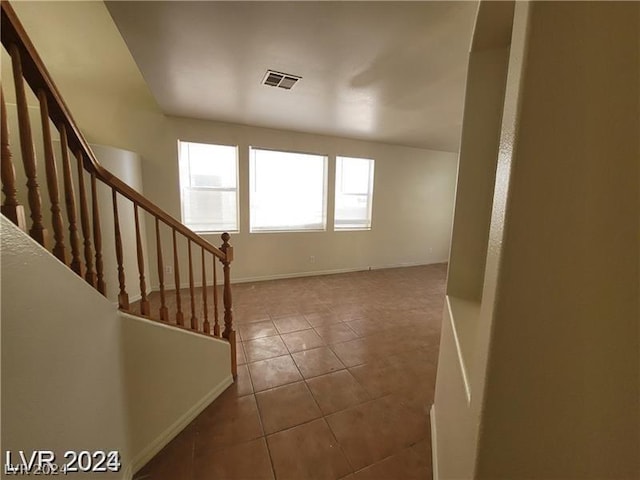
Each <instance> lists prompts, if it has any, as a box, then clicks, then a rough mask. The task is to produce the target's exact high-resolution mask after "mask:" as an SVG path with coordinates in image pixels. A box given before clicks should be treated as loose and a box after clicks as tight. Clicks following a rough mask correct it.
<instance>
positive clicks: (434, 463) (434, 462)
mask: <svg viewBox="0 0 640 480" xmlns="http://www.w3.org/2000/svg"><path fill="white" fill-rule="evenodd" d="M429 419H430V422H429V423H431V469H432V470H433V480H438V479H439V478H440V474H439V473H438V429H437V428H436V406H435V404H434V405H431V410H429Z"/></svg>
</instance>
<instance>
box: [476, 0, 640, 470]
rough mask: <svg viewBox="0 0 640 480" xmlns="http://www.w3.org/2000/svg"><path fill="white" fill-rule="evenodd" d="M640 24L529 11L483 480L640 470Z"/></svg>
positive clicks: (555, 5)
mask: <svg viewBox="0 0 640 480" xmlns="http://www.w3.org/2000/svg"><path fill="white" fill-rule="evenodd" d="M525 7H526V5H523V6H521V5H520V4H518V5H517V7H516V10H518V9H521V8H522V9H524V8H525ZM639 22H640V4H638V3H637V2H533V3H531V4H530V5H529V7H528V21H527V25H526V27H527V32H526V39H527V40H526V43H527V49H526V54H525V57H524V58H525V60H524V66H523V69H522V78H521V81H520V93H519V99H518V103H519V107H518V111H517V122H516V129H515V130H514V132H513V135H511V136H509V135H506V134H505V133H509V132H503V136H502V141H501V152H502V153H503V154H502V155H501V163H502V162H503V160H504V162H505V164H506V165H505V169H508V170H509V175H508V179H509V180H508V181H509V188H508V191H507V192H506V194H505V192H502V191H498V189H496V196H503V195H504V197H503V198H504V199H505V200H506V201H505V202H504V206H505V209H504V212H505V213H504V215H505V221H504V239H503V242H502V245H497V246H496V247H497V248H499V249H500V250H501V261H500V264H499V267H498V276H497V290H498V295H497V296H496V302H495V310H494V312H493V321H492V338H491V347H490V356H489V362H488V365H487V371H486V386H485V393H484V411H483V414H482V429H481V434H480V438H479V449H478V463H477V472H476V476H477V478H486V479H496V478H510V479H518V478H525V477H526V478H583V479H587V478H592V479H596V478H599V479H602V478H638V477H640V464H639V461H640V457H639V456H638V451H639V446H640V428H639V425H640V412H639V405H640V401H639V400H640V391H639V389H640V385H639V383H638V356H639V339H638V335H637V332H638V330H637V328H638V319H639V318H640V311H639V305H638V302H639V298H638V283H639V271H638V256H639V254H640V252H639V250H638V238H639V236H640V230H639V215H638V213H639V212H638V209H639V206H638V195H639V193H640V192H639V188H638V182H637V179H638V169H639V168H640V163H639V162H638V159H639V158H640V151H639V149H638V139H637V137H638V132H639V131H640V115H639V112H640V104H639V102H640V75H639V68H640V61H639V58H640V52H639V48H640V41H639V40H640V39H639V35H640V24H639ZM523 27H524V26H523ZM507 165H508V166H507ZM500 168H502V167H500ZM499 176H500V174H499ZM501 203H502V202H501ZM496 215H498V212H496V211H495V209H494V217H495V216H496Z"/></svg>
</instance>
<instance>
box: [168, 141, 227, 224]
mask: <svg viewBox="0 0 640 480" xmlns="http://www.w3.org/2000/svg"><path fill="white" fill-rule="evenodd" d="M178 146H179V156H178V158H179V160H178V163H179V167H180V200H181V204H182V222H183V223H184V224H185V225H187V226H188V227H189V228H191V229H192V230H195V231H196V232H237V231H238V147H233V146H227V145H208V144H205V143H193V142H182V141H180V142H178Z"/></svg>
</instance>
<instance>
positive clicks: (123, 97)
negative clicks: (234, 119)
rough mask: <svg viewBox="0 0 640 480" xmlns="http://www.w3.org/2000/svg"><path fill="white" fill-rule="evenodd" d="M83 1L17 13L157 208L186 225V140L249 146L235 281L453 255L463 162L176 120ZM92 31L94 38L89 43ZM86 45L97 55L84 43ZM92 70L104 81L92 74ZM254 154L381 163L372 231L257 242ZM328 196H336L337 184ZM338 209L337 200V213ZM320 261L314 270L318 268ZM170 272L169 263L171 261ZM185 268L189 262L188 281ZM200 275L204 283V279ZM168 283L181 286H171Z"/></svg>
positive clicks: (84, 119)
mask: <svg viewBox="0 0 640 480" xmlns="http://www.w3.org/2000/svg"><path fill="white" fill-rule="evenodd" d="M72 3H73V4H70V3H66V2H52V3H51V4H28V3H27V4H22V3H20V4H17V5H16V6H15V9H16V11H17V13H18V15H19V16H20V18H21V19H22V20H23V22H24V24H25V27H26V28H27V31H28V32H30V34H31V32H33V34H32V37H33V41H34V44H35V45H36V47H37V48H38V50H39V51H40V54H41V56H42V57H43V59H44V61H45V63H47V65H48V67H49V70H50V72H51V73H52V75H53V77H54V79H55V80H56V82H57V84H58V86H59V88H60V90H61V92H62V94H63V96H64V98H65V101H66V102H67V104H68V105H69V107H70V109H71V111H72V112H73V115H74V116H75V118H76V120H77V121H78V123H79V125H80V126H81V129H82V131H83V132H84V133H85V134H86V136H87V138H88V140H89V141H90V142H94V143H100V144H106V145H112V146H115V147H118V148H124V149H127V150H131V151H134V152H137V153H138V154H140V156H141V158H142V177H143V182H144V192H145V194H146V195H147V196H148V197H149V198H150V199H151V200H153V201H154V202H156V203H157V204H158V205H159V206H160V207H162V208H164V209H165V210H167V211H168V212H169V213H170V214H171V215H173V216H175V217H176V218H180V203H179V190H178V183H177V182H178V180H177V172H178V169H177V146H176V142H177V140H178V139H184V140H197V141H209V142H221V143H232V144H239V145H240V146H241V150H240V152H241V158H240V160H241V164H240V172H241V181H243V184H241V186H240V188H241V195H242V196H241V203H242V210H241V232H240V234H239V235H234V236H233V238H232V243H233V245H234V246H235V247H236V260H235V262H234V265H233V267H232V276H233V278H234V279H236V280H243V279H245V280H246V279H256V278H272V277H277V276H288V275H297V274H308V273H312V272H329V271H341V270H351V269H362V268H368V267H374V268H376V267H386V266H396V265H403V264H424V263H433V262H441V261H444V260H445V259H446V258H447V256H448V248H449V239H450V228H451V214H452V210H453V203H452V202H453V189H454V182H455V178H454V177H455V168H456V157H455V155H454V154H451V153H447V152H437V151H429V150H421V149H414V148H406V147H400V146H393V145H384V144H376V143H371V142H361V141H351V140H345V139H339V138H332V137H323V136H317V135H307V134H298V133H293V132H287V131H277V130H269V129H261V128H251V127H245V126H239V125H230V124H223V123H214V122H203V121H197V120H187V119H178V118H167V117H165V116H164V115H162V113H161V112H160V110H159V108H158V107H157V105H156V104H155V101H154V100H153V98H152V96H151V94H150V93H149V91H148V89H147V87H146V85H145V83H144V81H143V79H142V77H141V76H140V74H139V72H138V70H137V68H136V66H135V63H134V62H133V60H132V59H131V57H130V54H129V52H128V50H127V49H126V46H125V45H124V42H123V41H122V38H121V37H120V36H119V33H118V31H117V29H116V27H115V25H114V24H113V22H112V20H111V18H110V16H109V14H108V12H107V10H106V8H105V7H104V5H103V4H102V3H100V2H80V3H74V2H72ZM64 15H69V17H68V18H66V19H65V21H64V22H57V21H56V20H55V19H56V18H62V17H63V16H64ZM45 18H46V19H47V20H46V21H45V20H44V19H45ZM88 25H90V26H91V28H90V31H91V35H87V32H88V30H87V26H88ZM63 30H64V34H63V33H62V32H63ZM79 39H82V42H80V40H79ZM83 42H84V45H85V47H86V49H85V47H83V46H82V45H80V43H83ZM64 51H66V52H69V51H75V52H76V53H77V57H75V58H74V60H73V63H74V65H75V68H73V69H70V68H69V61H70V60H69V58H68V57H64V56H63V55H61V54H60V52H64ZM101 57H108V59H107V60H106V63H107V66H106V67H105V66H103V65H101V64H100V62H98V61H97V60H96V58H101ZM91 71H93V72H95V74H87V73H86V72H91ZM249 145H256V146H263V147H270V148H281V149H291V150H298V151H310V152H320V153H325V154H328V155H330V156H331V157H332V159H333V156H334V155H336V154H342V155H353V156H358V155H362V156H367V157H372V158H374V159H375V160H376V167H375V168H376V172H375V173H376V179H375V188H374V206H373V230H372V231H370V232H339V233H334V232H331V231H327V232H325V233H297V234H289V233H279V234H255V235H250V234H248V233H247V232H248V215H247V213H248V212H247V205H248V204H247V202H248V197H247V190H246V184H247V178H248V173H247V167H248V161H247V148H248V146H249ZM329 188H330V191H332V185H330V186H329ZM331 207H332V199H331V198H330V200H329V208H328V210H329V215H330V216H331V214H332V208H331ZM147 221H148V220H147ZM152 227H153V226H152V225H151V224H149V223H148V224H147V231H148V232H149V238H148V245H149V253H150V254H151V258H154V256H155V235H153V232H154V228H152ZM206 238H207V239H208V240H210V241H211V242H212V243H214V244H215V245H219V244H220V239H219V237H217V236H206ZM170 245H171V243H170V238H169V236H168V235H166V236H164V235H163V251H165V252H167V251H169V248H170ZM184 250H186V248H183V249H182V253H181V258H182V259H186V254H185V252H184ZM165 255H166V254H165ZM312 255H313V256H314V257H315V263H311V262H310V258H309V257H310V256H312ZM167 263H170V260H168V259H166V260H165V264H167ZM207 263H209V262H207ZM185 264H186V262H185V261H184V260H183V261H181V268H182V272H183V274H182V280H183V281H184V279H186V276H185V275H184V271H185V268H186V266H185ZM149 267H150V268H151V272H152V274H151V275H150V283H151V284H152V285H157V280H156V278H157V277H156V275H155V268H156V267H155V261H151V262H150V265H149ZM198 272H199V270H198ZM198 272H197V273H196V278H199V273H198ZM209 275H210V273H209ZM170 277H171V276H170ZM166 281H167V283H168V284H169V286H171V285H170V284H171V283H172V279H171V278H169V279H167V280H166ZM181 283H183V282H181ZM183 285H184V283H183ZM130 293H131V292H130Z"/></svg>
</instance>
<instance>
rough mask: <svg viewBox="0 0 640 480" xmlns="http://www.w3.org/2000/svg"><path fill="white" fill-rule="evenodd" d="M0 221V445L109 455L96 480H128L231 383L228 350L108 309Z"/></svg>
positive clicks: (50, 258)
mask: <svg viewBox="0 0 640 480" xmlns="http://www.w3.org/2000/svg"><path fill="white" fill-rule="evenodd" d="M0 221H1V232H2V234H1V239H2V246H1V254H2V275H1V279H2V280H1V284H2V298H1V302H0V303H1V305H2V312H1V317H0V318H1V322H2V324H1V328H0V331H1V332H2V338H1V341H2V345H1V350H2V364H1V368H2V372H1V377H2V403H1V405H2V411H1V415H2V433H1V441H2V449H3V452H5V451H6V450H10V451H12V452H15V455H18V453H17V452H18V451H19V450H23V451H24V452H26V454H27V455H30V452H32V451H34V450H36V449H41V450H42V449H45V450H52V451H54V452H56V454H57V457H58V458H59V459H61V458H62V455H63V453H64V452H65V451H66V450H76V451H81V450H88V451H95V450H117V451H119V452H120V453H121V455H122V464H123V466H122V470H121V471H120V472H119V473H117V474H112V475H107V474H100V476H101V477H104V478H130V474H131V473H132V472H133V471H136V470H137V469H138V468H140V467H141V466H143V465H144V463H145V462H146V461H147V460H149V459H150V458H151V457H152V456H153V455H154V454H155V453H157V452H158V451H159V450H160V449H161V448H162V447H163V446H164V445H165V444H166V443H167V442H168V441H170V440H171V438H172V437H173V436H174V435H175V434H177V433H178V432H179V431H180V430H181V429H182V428H184V427H185V426H186V425H187V424H188V423H189V422H190V421H191V420H192V419H193V418H194V417H195V416H196V415H197V414H198V413H199V412H200V411H201V410H202V409H203V408H204V407H206V406H207V405H208V404H209V403H210V402H211V401H213V400H214V399H215V398H216V397H217V395H219V394H220V393H221V392H222V391H223V390H224V389H225V388H226V387H227V386H228V385H230V384H231V362H230V348H229V345H228V344H227V343H226V342H224V341H221V340H216V339H212V338H207V337H204V336H202V335H198V334H194V333H190V332H187V331H183V330H178V329H175V328H171V327H167V326H166V325H163V324H160V323H157V322H152V321H149V320H144V319H140V318H137V317H132V316H129V315H125V314H122V313H120V312H118V311H117V310H116V307H115V306H114V305H113V304H112V302H110V301H108V300H107V299H106V298H104V297H103V296H102V295H100V294H99V293H98V292H96V291H95V290H94V289H93V288H91V287H90V286H89V285H87V284H86V282H85V281H84V280H82V279H80V278H79V277H78V276H77V275H75V274H74V273H73V272H71V271H70V270H69V269H68V268H67V267H65V266H63V265H62V264H61V263H60V262H59V261H58V260H56V259H55V258H54V257H53V256H52V255H50V254H49V253H48V252H46V251H45V250H44V249H42V248H41V247H40V246H39V245H38V244H36V243H35V242H34V241H33V240H32V239H31V238H29V237H28V236H26V235H25V234H24V233H23V232H21V231H20V230H18V229H17V227H15V226H14V225H13V224H12V223H11V222H9V221H8V220H7V219H6V218H5V217H4V216H1V217H0ZM181 352H189V365H192V366H196V367H195V368H190V369H188V370H185V368H184V365H185V363H184V359H182V361H181V360H180V358H181ZM3 458H4V457H3ZM80 476H81V477H82V478H85V477H86V476H87V475H86V474H82V475H80ZM3 478H4V476H3Z"/></svg>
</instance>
